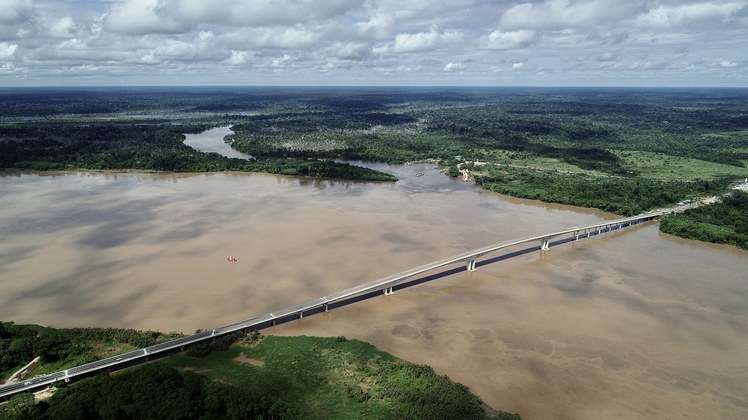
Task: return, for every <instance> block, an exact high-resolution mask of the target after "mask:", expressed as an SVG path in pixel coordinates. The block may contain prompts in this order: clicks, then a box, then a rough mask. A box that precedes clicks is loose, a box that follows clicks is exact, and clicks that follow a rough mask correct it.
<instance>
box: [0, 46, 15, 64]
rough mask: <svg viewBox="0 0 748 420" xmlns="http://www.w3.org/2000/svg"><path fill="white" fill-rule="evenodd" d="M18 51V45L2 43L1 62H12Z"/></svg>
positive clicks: (0, 49)
mask: <svg viewBox="0 0 748 420" xmlns="http://www.w3.org/2000/svg"><path fill="white" fill-rule="evenodd" d="M17 49H18V45H16V44H9V43H7V42H0V60H4V61H9V60H12V59H13V56H14V55H15V53H16V50H17Z"/></svg>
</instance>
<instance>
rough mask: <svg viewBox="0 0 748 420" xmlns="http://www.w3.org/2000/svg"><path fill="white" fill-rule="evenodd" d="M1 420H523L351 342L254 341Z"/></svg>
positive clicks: (196, 348)
mask: <svg viewBox="0 0 748 420" xmlns="http://www.w3.org/2000/svg"><path fill="white" fill-rule="evenodd" d="M3 331H4V332H3V334H4V335H3V337H4V338H3V343H4V345H5V344H7V343H6V342H10V344H9V346H10V347H14V346H15V345H16V344H15V343H16V342H18V340H24V339H26V338H28V337H29V336H30V334H37V336H35V338H39V339H41V340H42V341H47V342H50V340H49V337H57V341H56V343H57V344H45V345H43V346H42V347H40V349H41V350H43V349H47V351H52V352H56V353H60V354H62V353H69V352H71V350H70V346H71V344H76V343H77V344H78V345H79V347H89V348H90V347H92V346H93V347H98V348H102V347H106V346H110V345H111V343H112V340H114V341H117V342H122V341H132V342H135V343H138V344H140V345H148V344H149V343H153V342H154V341H153V340H154V339H155V337H157V336H158V333H153V332H137V331H132V330H115V329H64V330H55V329H50V328H42V327H38V326H19V325H13V324H10V323H8V324H5V329H4V330H3ZM96 343H98V345H94V344H96ZM19 357H28V355H24V356H19ZM52 359H53V360H56V359H58V358H57V357H55V358H52ZM24 360H26V359H24ZM46 363H47V362H46V361H43V363H42V365H43V366H44V365H45V364H46ZM11 364H18V363H17V362H14V363H11ZM0 418H3V419H5V418H7V419H59V418H65V419H90V418H180V419H181V418H184V419H188V418H190V419H191V418H232V419H253V418H258V419H259V418H299V419H308V418H340V419H349V418H374V419H395V418H408V419H454V418H461V419H486V418H493V419H506V420H512V419H519V418H520V417H519V416H518V415H516V414H510V413H506V412H501V411H500V412H497V413H493V412H492V413H490V414H487V413H486V412H485V411H484V406H483V405H482V403H481V401H480V399H479V398H478V397H476V396H474V395H473V394H471V393H470V392H469V390H468V388H467V387H465V386H464V385H461V384H458V383H455V382H452V381H451V380H450V379H449V378H448V377H446V376H443V375H437V374H436V373H435V372H434V371H433V369H431V368H430V367H428V366H423V365H415V364H411V363H408V362H405V361H403V360H400V359H397V358H395V357H393V356H392V355H390V354H388V353H385V352H382V351H380V350H378V349H376V348H375V347H373V346H371V345H370V344H367V343H363V342H360V341H357V340H347V339H345V338H344V337H337V338H316V337H272V336H271V337H262V336H261V335H260V334H259V333H253V334H251V335H249V336H245V335H244V334H234V335H231V336H228V337H224V338H220V339H218V340H216V341H215V342H212V343H205V344H197V345H193V346H192V347H191V348H189V349H188V350H187V351H186V352H185V353H183V354H181V355H178V356H172V357H170V358H166V359H162V360H160V361H157V362H151V363H148V364H146V365H144V366H139V367H134V368H129V369H126V370H124V371H121V372H118V373H115V374H111V375H109V374H101V375H97V376H95V377H91V378H87V379H83V380H81V381H79V382H76V383H73V384H70V385H67V386H65V385H64V384H63V385H62V388H60V389H58V390H57V391H56V392H55V393H54V395H53V396H52V397H51V398H50V399H48V400H46V401H43V402H40V403H34V399H33V397H32V396H31V395H30V394H19V395H16V396H14V397H13V398H11V400H10V401H9V402H8V403H6V404H3V405H0Z"/></svg>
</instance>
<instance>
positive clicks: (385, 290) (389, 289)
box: [384, 286, 395, 296]
mask: <svg viewBox="0 0 748 420" xmlns="http://www.w3.org/2000/svg"><path fill="white" fill-rule="evenodd" d="M393 293H395V292H394V291H393V290H392V286H390V287H385V289H384V294H385V295H387V296H389V295H391V294H393Z"/></svg>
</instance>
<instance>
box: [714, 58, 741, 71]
mask: <svg viewBox="0 0 748 420" xmlns="http://www.w3.org/2000/svg"><path fill="white" fill-rule="evenodd" d="M717 64H719V66H720V67H722V68H726V69H731V68H734V67H737V66H738V63H736V62H734V61H730V60H722V61H720V62H719V63H717Z"/></svg>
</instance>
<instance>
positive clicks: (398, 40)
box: [392, 26, 462, 53]
mask: <svg viewBox="0 0 748 420" xmlns="http://www.w3.org/2000/svg"><path fill="white" fill-rule="evenodd" d="M460 40H462V34H461V33H460V32H458V31H453V30H449V31H444V32H439V31H438V30H437V29H436V27H435V26H432V27H431V29H429V31H428V32H418V33H414V34H398V35H396V36H395V44H394V45H393V47H392V51H394V52H396V53H411V52H423V51H432V50H435V49H437V48H439V47H441V46H444V45H450V44H454V43H456V42H459V41H460Z"/></svg>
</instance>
